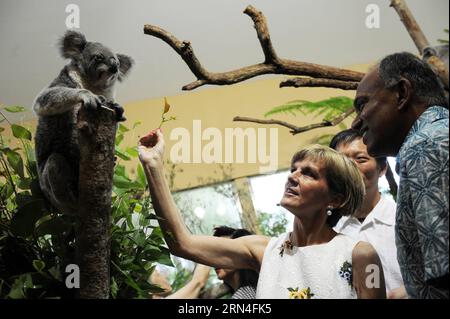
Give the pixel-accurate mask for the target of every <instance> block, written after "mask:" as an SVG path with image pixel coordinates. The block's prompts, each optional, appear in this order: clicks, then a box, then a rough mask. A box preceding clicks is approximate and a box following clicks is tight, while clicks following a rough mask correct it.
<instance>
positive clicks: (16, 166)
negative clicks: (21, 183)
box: [6, 150, 24, 178]
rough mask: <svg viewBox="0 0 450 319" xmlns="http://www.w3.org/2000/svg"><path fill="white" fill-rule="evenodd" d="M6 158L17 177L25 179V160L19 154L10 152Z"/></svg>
mask: <svg viewBox="0 0 450 319" xmlns="http://www.w3.org/2000/svg"><path fill="white" fill-rule="evenodd" d="M6 158H7V159H8V163H9V165H11V167H12V168H13V170H14V172H16V174H17V175H19V176H20V177H22V178H24V175H23V160H22V157H21V156H20V154H19V153H17V152H14V151H12V150H9V151H7V152H6Z"/></svg>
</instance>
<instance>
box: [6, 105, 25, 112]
mask: <svg viewBox="0 0 450 319" xmlns="http://www.w3.org/2000/svg"><path fill="white" fill-rule="evenodd" d="M5 111H7V112H9V113H19V112H23V111H25V108H24V107H23V106H18V105H14V106H7V107H5Z"/></svg>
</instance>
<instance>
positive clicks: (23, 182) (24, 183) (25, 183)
mask: <svg viewBox="0 0 450 319" xmlns="http://www.w3.org/2000/svg"><path fill="white" fill-rule="evenodd" d="M32 181H33V179H31V178H26V177H24V178H21V179H19V181H18V182H17V187H19V188H20V189H24V190H25V189H30V186H31V182H32Z"/></svg>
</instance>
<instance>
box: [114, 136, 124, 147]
mask: <svg viewBox="0 0 450 319" xmlns="http://www.w3.org/2000/svg"><path fill="white" fill-rule="evenodd" d="M123 138H124V135H123V134H118V135H117V136H116V143H115V144H116V146H119V144H120V143H122V141H123Z"/></svg>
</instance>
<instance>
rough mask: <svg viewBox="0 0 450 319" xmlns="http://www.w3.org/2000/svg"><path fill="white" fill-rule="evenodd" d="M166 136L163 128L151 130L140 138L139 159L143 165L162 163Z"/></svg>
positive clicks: (153, 165) (152, 165)
mask: <svg viewBox="0 0 450 319" xmlns="http://www.w3.org/2000/svg"><path fill="white" fill-rule="evenodd" d="M164 147H165V144H164V136H163V134H162V132H161V129H156V130H153V131H151V132H150V133H149V134H147V135H146V136H144V137H142V138H141V139H140V140H139V144H138V152H139V160H140V161H141V163H142V165H143V166H146V165H148V166H150V167H156V166H157V165H161V164H162V161H163V157H164Z"/></svg>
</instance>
